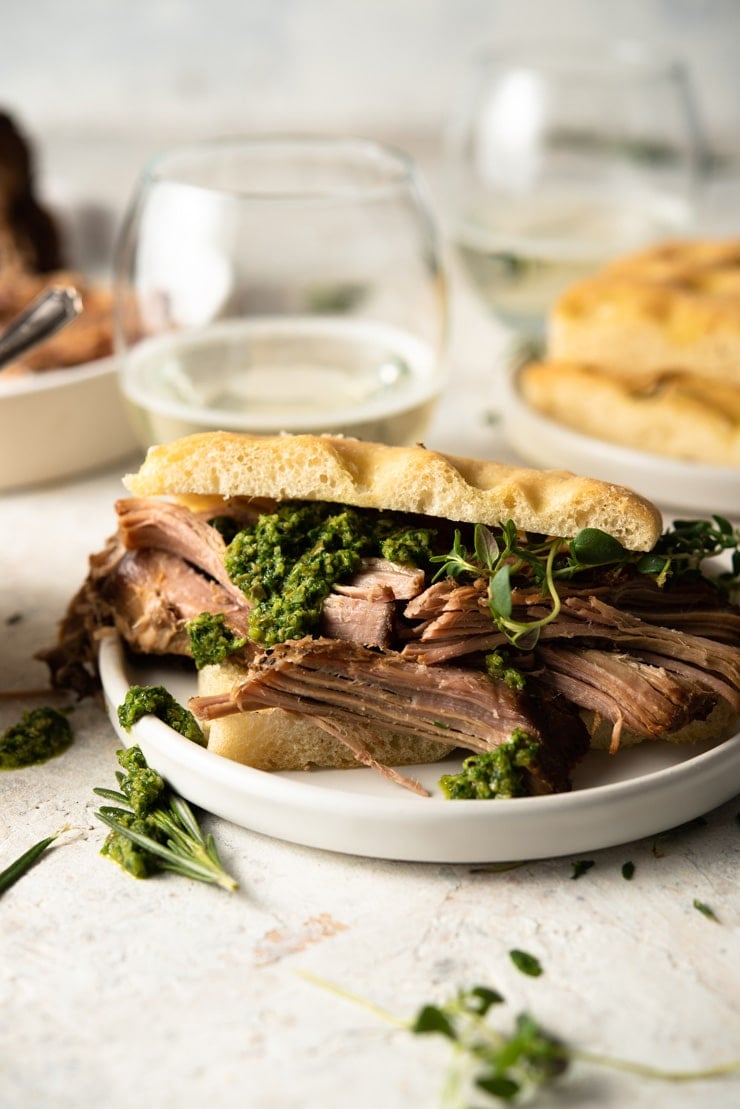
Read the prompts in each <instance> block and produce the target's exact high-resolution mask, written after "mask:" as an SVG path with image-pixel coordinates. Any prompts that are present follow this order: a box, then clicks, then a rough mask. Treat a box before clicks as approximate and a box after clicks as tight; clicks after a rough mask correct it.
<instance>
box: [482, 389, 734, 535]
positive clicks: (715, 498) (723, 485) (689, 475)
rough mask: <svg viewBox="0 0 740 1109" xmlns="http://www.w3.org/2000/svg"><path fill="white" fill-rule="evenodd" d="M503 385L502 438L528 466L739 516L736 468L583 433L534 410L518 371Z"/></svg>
mask: <svg viewBox="0 0 740 1109" xmlns="http://www.w3.org/2000/svg"><path fill="white" fill-rule="evenodd" d="M502 384H503V407H504V419H503V432H504V436H505V438H506V440H507V442H508V444H509V446H510V447H511V448H512V450H514V451H516V453H517V454H518V455H521V457H522V458H524V459H526V461H527V462H530V463H532V464H534V465H535V466H542V467H546V468H562V469H567V470H573V471H575V472H576V473H581V474H588V475H589V477H595V478H600V479H601V480H602V481H611V482H615V483H616V484H618V485H628V486H631V487H632V488H634V489H636V490H637V492H638V493H642V495H643V496H645V497H648V498H650V500H652V501H656V502H657V503H658V504H661V505H666V506H668V507H670V508H673V509H683V510H688V511H691V512H700V513H702V514H706V513H707V512H715V513H720V514H722V515H727V516H731V517H737V516H740V470H738V469H737V468H734V467H730V466H726V467H725V466H704V465H702V464H700V463H698V462H697V463H695V462H681V461H680V460H678V459H671V458H662V457H660V456H659V455H656V454H647V453H646V452H644V451H637V450H630V449H629V448H628V447H620V446H617V445H615V444H613V443H606V442H604V441H603V440H601V439H594V438H592V437H591V436H588V435H581V434H580V433H579V432H577V431H573V430H572V429H571V428H568V427H566V426H565V425H564V424H560V423H558V422H557V421H556V420H551V419H549V418H548V417H547V416H543V415H542V414H541V413H539V412H536V411H535V410H534V409H533V408H531V407H530V405H528V404H527V403H526V401H525V400H524V399H523V397H522V396H521V394H520V393H519V391H518V389H517V388H516V374H515V372H512V373H511V374H508V375H506V377H505V379H504V381H503V383H502Z"/></svg>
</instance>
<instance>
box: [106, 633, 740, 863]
mask: <svg viewBox="0 0 740 1109" xmlns="http://www.w3.org/2000/svg"><path fill="white" fill-rule="evenodd" d="M100 671H101V677H102V681H103V689H104V691H105V698H106V705H107V708H108V713H109V716H110V719H111V722H112V723H113V726H114V728H115V729H116V731H117V733H118V735H119V737H120V739H121V740H122V742H123V743H124V744H125V745H130V744H132V743H138V744H139V745H140V746H141V749H142V751H143V752H144V755H145V757H146V759H147V761H148V762H149V763H150V765H151V766H153V767H155V768H156V769H157V770H158V771H159V772H160V773H161V774H162V775H163V776H164V777H165V778H166V779H167V780H168V781H169V782H170V784H171V785H172V787H173V788H174V789H175V790H177V792H178V793H180V794H181V795H182V796H183V797H185V798H187V800H189V801H191V802H193V804H196V805H199V806H201V807H202V808H204V809H206V810H207V811H208V812H211V813H214V814H216V815H217V816H222V817H224V818H225V819H226V820H231V821H233V822H234V823H235V824H240V825H242V826H243V827H245V828H249V829H251V830H253V831H255V832H261V833H263V834H265V835H268V836H274V837H276V838H278V839H283V840H288V841H290V842H291V843H297V844H302V845H304V846H308V847H319V848H324V849H326V850H330V851H338V852H343V853H345V854H354V855H366V856H371V857H374V858H385V859H406V860H412V861H417V862H437V863H442V862H447V863H486V862H506V861H512V860H522V859H536V858H547V857H552V856H558V855H570V854H575V853H582V852H586V851H595V850H597V849H598V848H602V847H611V846H614V845H616V844H621V843H628V842H630V841H632V840H635V839H639V838H641V837H643V836H649V835H655V834H656V833H658V832H662V831H665V830H666V829H668V828H671V827H674V826H675V825H677V824H682V823H684V822H685V821H687V820H691V819H693V818H694V817H696V816H699V815H701V814H702V813H705V812H708V811H709V810H710V809H712V808H714V807H715V806H717V805H720V804H722V803H723V802H724V801H728V800H730V799H731V798H732V797H733V796H734V795H735V793H736V792H737V791H738V789H739V788H740V734H738V735H736V736H734V737H733V738H732V739H729V740H726V741H725V742H724V743H722V744H719V745H715V746H709V745H707V746H704V747H694V746H692V747H679V746H671V745H670V744H657V743H656V744H651V745H649V746H648V745H645V746H643V747H639V748H633V749H632V750H625V751H622V752H620V753H619V754H618V755H616V756H610V755H608V754H606V753H605V752H592V753H591V754H590V755H589V756H588V757H587V758H586V760H585V761H584V763H583V765H582V766H581V767H580V768H579V770H578V773H577V775H576V778H575V781H574V789H573V791H572V792H571V793H567V794H559V795H556V796H549V797H523V798H515V799H512V800H506V801H504V800H502V801H448V800H446V799H445V798H444V797H443V796H442V795H441V794H440V793H439V791H438V790H437V789H436V784H437V781H438V779H439V777H440V775H441V774H443V773H445V772H448V771H450V770H454V769H456V768H457V767H458V766H459V761H458V760H448V761H447V762H439V763H434V764H430V765H428V766H421V767H413V768H404V770H405V771H408V773H410V774H412V775H413V776H414V777H417V778H418V779H419V780H420V781H422V782H423V784H424V785H425V786H426V787H427V788H428V789H430V790H434V791H435V796H432V797H431V798H424V797H418V796H416V795H415V794H412V793H410V792H408V791H407V790H404V789H403V788H402V787H400V786H397V785H394V784H393V783H391V782H388V781H387V780H386V779H384V778H381V777H380V776H379V775H378V774H376V773H375V772H373V771H371V770H366V769H358V770H326V771H324V770H322V771H313V772H307V773H295V772H292V773H278V774H267V773H265V772H263V771H260V770H252V769H251V768H250V767H247V766H241V765H239V764H238V763H234V762H231V761H229V760H228V759H224V758H222V757H221V756H219V755H215V754H213V753H212V752H209V751H207V750H204V749H203V748H202V747H198V746H197V745H196V744H193V743H191V742H190V741H188V740H186V739H184V738H183V737H182V736H180V735H179V734H178V733H177V732H174V731H173V730H172V729H170V728H168V727H167V726H166V725H165V724H163V723H162V722H161V721H160V720H157V719H156V718H155V717H152V716H147V717H143V718H142V719H141V720H140V721H139V722H138V723H137V724H135V725H134V727H133V728H132V729H131V731H130V732H125V731H123V729H121V727H120V725H119V724H118V719H117V715H116V709H117V707H118V705H120V704H121V703H122V702H123V700H124V698H125V696H126V691H127V690H128V688H129V686H130V685H132V684H139V685H164V686H166V687H167V688H168V689H169V690H170V692H171V693H172V694H173V696H175V697H176V698H177V700H178V701H180V703H185V702H186V701H187V698H188V696H190V695H192V694H193V693H194V692H195V677H194V674H193V675H191V674H190V673H189V672H187V671H185V670H183V669H180V668H176V667H168V666H167V665H166V664H163V663H161V662H152V661H149V660H148V661H146V662H145V663H144V664H143V665H142V664H141V663H139V664H137V665H134V664H133V662H132V661H131V660H130V659H129V658H128V657H127V656H126V654H125V653H124V651H123V650H122V648H121V645H120V642H119V640H118V639H117V637H116V636H115V635H111V636H109V637H107V638H105V639H103V641H102V643H101V647H100Z"/></svg>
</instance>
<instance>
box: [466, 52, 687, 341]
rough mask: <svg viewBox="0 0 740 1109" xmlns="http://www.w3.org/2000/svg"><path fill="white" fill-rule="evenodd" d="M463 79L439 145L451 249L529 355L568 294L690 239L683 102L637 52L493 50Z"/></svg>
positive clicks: (683, 87)
mask: <svg viewBox="0 0 740 1109" xmlns="http://www.w3.org/2000/svg"><path fill="white" fill-rule="evenodd" d="M469 77H470V80H469V82H468V86H467V89H466V94H465V96H464V97H463V98H462V101H461V104H460V105H459V111H458V113H457V115H456V118H455V119H454V120H453V121H452V124H451V128H450V136H449V153H450V170H451V188H452V197H451V203H452V222H453V226H452V235H453V237H454V239H455V241H456V243H457V247H458V251H459V256H460V258H461V261H462V264H463V266H464V268H465V271H466V272H467V274H468V276H469V277H470V279H471V281H472V283H473V285H474V286H475V287H476V289H477V290H478V293H479V295H480V296H481V297H482V299H483V300H484V302H485V303H487V304H488V306H489V307H490V308H491V309H492V310H493V311H494V313H495V315H496V316H497V317H498V319H499V320H500V321H501V322H503V323H504V324H505V325H507V326H508V327H509V328H511V329H512V330H513V332H514V333H515V334H518V335H519V336H521V337H523V338H524V339H525V340H529V341H531V342H534V343H535V344H536V343H538V342H539V341H541V340H542V338H543V336H544V329H545V321H546V314H547V311H548V308H549V307H550V305H551V304H552V302H553V301H554V300H555V298H556V297H557V296H558V295H559V294H560V293H561V292H562V291H563V289H564V288H565V287H567V286H568V285H570V284H571V283H572V282H574V281H576V280H578V279H580V278H582V277H584V276H587V275H588V274H590V273H591V272H593V271H594V270H596V269H597V268H598V267H599V266H600V265H601V264H602V263H604V262H606V261H608V260H609V259H610V258H612V257H613V256H615V255H617V254H620V253H622V252H627V251H629V250H632V249H635V248H637V247H639V246H641V245H643V244H645V243H647V242H650V241H653V240H656V239H659V238H663V237H670V236H675V235H677V234H682V233H685V232H686V231H687V230H688V229H689V228H690V226H691V221H692V215H693V211H692V204H693V199H694V195H693V194H694V188H695V185H696V180H697V174H698V171H699V167H700V162H701V138H700V133H699V126H698V122H697V111H696V108H695V105H694V103H693V99H692V91H691V88H690V85H689V80H688V76H687V73H686V71H685V69H684V68H683V67H682V66H681V65H680V64H679V63H678V62H676V61H673V60H671V59H666V58H663V57H660V56H657V55H655V54H654V53H653V52H651V51H649V50H647V49H646V48H644V47H642V46H641V45H640V44H636V43H615V44H613V45H609V46H601V47H598V46H595V45H594V44H593V43H571V44H557V43H551V44H546V45H543V46H538V45H537V44H536V42H535V43H532V42H530V43H524V44H510V45H508V46H506V45H501V46H500V47H497V48H492V49H491V50H489V51H485V52H484V53H482V54H481V55H480V56H479V57H478V58H477V59H476V60H475V62H474V64H473V66H472V68H471V72H470V74H469Z"/></svg>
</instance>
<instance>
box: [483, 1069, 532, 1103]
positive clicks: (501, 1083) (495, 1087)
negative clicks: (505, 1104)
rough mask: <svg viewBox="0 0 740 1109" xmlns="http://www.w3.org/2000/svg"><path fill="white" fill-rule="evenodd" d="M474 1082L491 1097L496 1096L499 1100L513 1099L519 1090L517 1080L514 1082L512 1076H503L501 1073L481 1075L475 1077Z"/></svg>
mask: <svg viewBox="0 0 740 1109" xmlns="http://www.w3.org/2000/svg"><path fill="white" fill-rule="evenodd" d="M475 1084H476V1086H477V1087H478V1088H479V1089H481V1090H485V1092H486V1093H487V1094H490V1095H491V1097H497V1098H498V1099H499V1101H513V1100H514V1098H515V1097H517V1095H518V1094H519V1091H520V1090H521V1086H520V1085H519V1083H518V1082H514V1080H513V1079H512V1078H505V1077H504V1076H503V1075H502V1074H491V1075H481V1076H480V1077H478V1078H476V1080H475Z"/></svg>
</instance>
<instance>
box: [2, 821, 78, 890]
mask: <svg viewBox="0 0 740 1109" xmlns="http://www.w3.org/2000/svg"><path fill="white" fill-rule="evenodd" d="M64 830H65V829H60V832H61V831H64ZM60 832H55V833H54V835H53V836H47V837H46V838H45V839H40V840H39V842H38V843H34V845H33V847H29V848H28V850H27V851H24V852H23V854H22V855H19V856H18V858H17V859H16V860H15V861H14V862H12V863H11V864H10V866H6V868H5V870H3V871H2V872H0V895H1V894H3V893H5V891H6V890H9V889H10V887H11V886H13V885H15V883H16V882H17V881H18V879H19V878H22V877H23V875H24V874H25V873H26V871H28V870H30V869H31V867H32V866H33V864H34V863H35V862H36V860H37V859H39V858H40V857H41V855H43V853H44V851H46V849H47V847H49V846H50V845H51V844H52V843H53V842H54V840H55V839H56V838H57V836H58V835H59V834H60Z"/></svg>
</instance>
